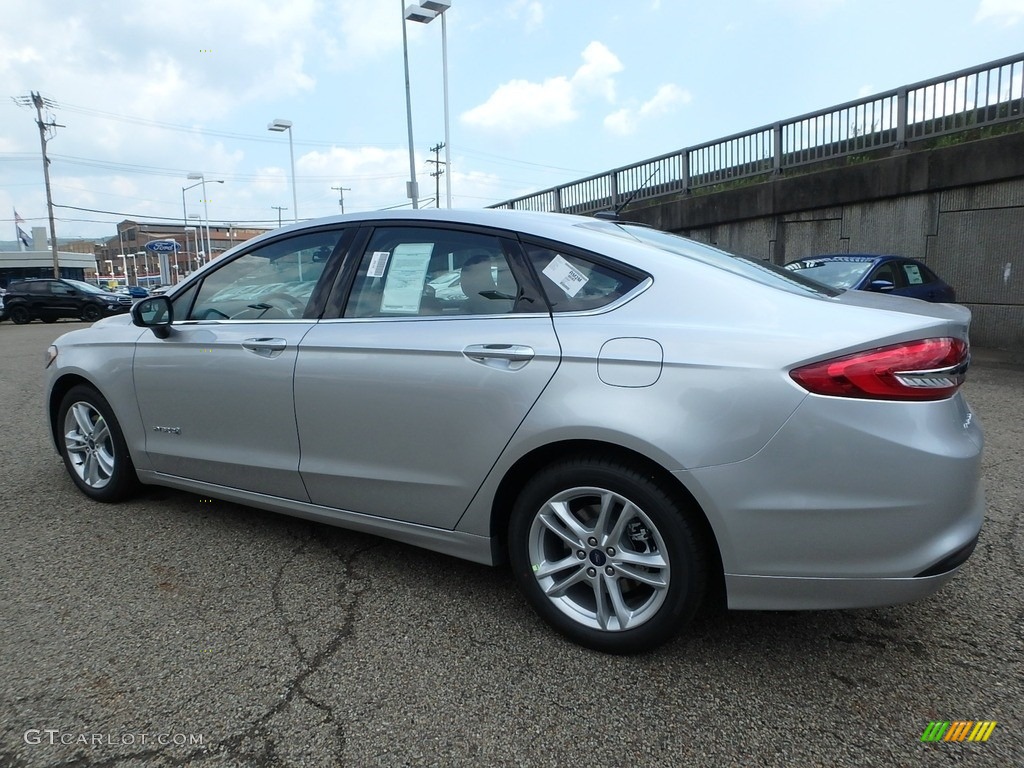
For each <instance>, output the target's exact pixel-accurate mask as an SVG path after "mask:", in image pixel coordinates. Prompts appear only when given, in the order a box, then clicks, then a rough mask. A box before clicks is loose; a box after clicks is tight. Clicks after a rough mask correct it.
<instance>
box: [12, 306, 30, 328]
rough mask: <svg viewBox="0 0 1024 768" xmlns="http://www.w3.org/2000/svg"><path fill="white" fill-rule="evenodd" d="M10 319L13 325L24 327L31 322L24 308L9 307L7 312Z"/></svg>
mask: <svg viewBox="0 0 1024 768" xmlns="http://www.w3.org/2000/svg"><path fill="white" fill-rule="evenodd" d="M7 314H8V315H10V317H11V322H12V323H14V324H15V325H25V323H28V322H31V320H32V316H31V315H29V313H28V310H27V309H25V307H11V308H10V310H8V312H7Z"/></svg>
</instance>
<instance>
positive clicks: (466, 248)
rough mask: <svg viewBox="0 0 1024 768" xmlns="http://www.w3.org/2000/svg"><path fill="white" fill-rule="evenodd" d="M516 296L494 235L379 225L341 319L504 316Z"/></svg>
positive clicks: (502, 248)
mask: <svg viewBox="0 0 1024 768" xmlns="http://www.w3.org/2000/svg"><path fill="white" fill-rule="evenodd" d="M518 297H519V284H518V283H517V281H516V279H515V277H514V276H513V274H512V269H511V268H510V266H509V261H508V257H507V255H506V253H505V249H504V247H503V246H502V243H501V241H500V240H499V239H498V238H497V237H494V236H493V235H486V234H481V233H476V232H462V231H458V230H453V229H443V228H437V229H434V228H429V227H382V228H379V229H377V230H376V231H374V233H373V236H372V237H371V238H370V241H369V243H368V244H367V247H366V250H365V252H364V253H363V256H362V259H361V260H360V263H359V267H358V269H357V272H356V277H355V282H354V284H353V287H352V292H351V294H350V296H349V300H348V304H347V305H346V307H345V317H420V316H428V315H493V314H504V313H507V312H512V311H514V309H515V305H516V301H517V299H518Z"/></svg>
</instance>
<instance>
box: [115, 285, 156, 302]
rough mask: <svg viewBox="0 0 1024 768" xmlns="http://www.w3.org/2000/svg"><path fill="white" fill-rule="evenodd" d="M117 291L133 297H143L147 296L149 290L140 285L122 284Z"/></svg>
mask: <svg viewBox="0 0 1024 768" xmlns="http://www.w3.org/2000/svg"><path fill="white" fill-rule="evenodd" d="M117 293H125V294H128V295H129V296H131V297H132V298H133V299H145V298H146V297H147V296H149V291H147V290H146V289H145V288H143V287H142V286H141V285H129V286H124V285H122V286H121V287H120V288H118V289H117Z"/></svg>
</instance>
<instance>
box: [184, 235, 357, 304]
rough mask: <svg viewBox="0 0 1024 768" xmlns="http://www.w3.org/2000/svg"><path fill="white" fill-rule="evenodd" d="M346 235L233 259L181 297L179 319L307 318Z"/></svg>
mask: <svg viewBox="0 0 1024 768" xmlns="http://www.w3.org/2000/svg"><path fill="white" fill-rule="evenodd" d="M341 234H342V233H341V230H334V231H328V232H311V233H308V234H304V235H299V236H297V237H291V238H287V239H285V240H276V241H274V242H272V243H268V244H267V245H264V246H261V247H259V248H257V249H255V250H253V251H250V252H249V253H246V254H244V255H242V256H239V257H238V258H235V259H232V260H231V261H230V262H228V263H227V264H224V265H223V266H221V267H220V268H219V269H217V270H215V271H213V272H211V273H210V274H208V275H207V276H205V277H204V278H203V280H202V282H201V283H200V284H199V286H198V290H197V291H196V290H188V291H185V292H184V293H183V294H181V295H180V296H178V297H176V298H175V301H174V316H175V319H182V320H297V319H301V318H302V317H304V316H305V314H306V309H307V306H308V304H309V301H310V297H311V296H312V295H313V289H314V288H315V287H316V284H317V281H318V280H319V279H320V276H321V275H322V274H323V271H324V267H325V266H326V265H327V261H328V259H329V258H330V256H331V254H332V253H333V251H334V249H335V247H336V246H337V244H338V240H339V239H340V238H341ZM193 297H194V300H193Z"/></svg>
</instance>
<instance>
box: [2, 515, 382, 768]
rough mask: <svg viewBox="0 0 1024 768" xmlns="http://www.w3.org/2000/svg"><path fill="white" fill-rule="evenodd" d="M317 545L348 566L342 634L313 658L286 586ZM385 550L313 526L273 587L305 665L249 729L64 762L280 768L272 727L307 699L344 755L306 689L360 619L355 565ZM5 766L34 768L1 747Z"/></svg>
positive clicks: (80, 767) (340, 730)
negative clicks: (202, 741)
mask: <svg viewBox="0 0 1024 768" xmlns="http://www.w3.org/2000/svg"><path fill="white" fill-rule="evenodd" d="M311 543H317V544H319V545H320V546H322V547H323V548H324V549H326V550H327V551H328V552H330V553H331V554H332V555H334V556H335V557H336V558H337V559H338V560H340V561H341V563H342V566H343V568H342V572H341V578H340V581H339V583H338V585H337V592H338V597H339V601H338V605H340V606H341V608H342V610H343V615H342V620H341V622H340V626H339V627H338V630H337V632H335V633H334V635H333V636H332V637H331V639H330V640H329V642H327V644H326V645H325V646H324V647H323V648H322V649H321V650H319V651H317V652H316V653H314V654H312V656H309V657H307V654H306V653H305V652H304V651H303V650H302V646H301V643H300V642H299V638H298V634H297V632H296V624H297V621H298V620H296V619H289V618H288V616H287V609H286V607H285V605H284V602H283V599H282V592H281V591H280V587H281V585H282V583H283V581H284V577H285V572H286V571H287V569H288V568H289V567H290V566H291V565H292V564H293V563H294V562H295V560H296V559H297V558H298V557H299V555H301V554H303V553H304V552H305V551H307V550H308V548H309V545H310V544H311ZM381 546H383V541H374V542H372V543H370V544H368V545H366V546H363V547H359V548H357V549H355V550H353V551H352V552H350V553H347V554H346V553H344V552H342V551H341V549H340V547H339V546H338V545H337V544H336V543H334V542H333V541H331V540H330V539H329V538H328V537H327V536H326V534H325V533H324V532H322V531H321V530H320V529H319V528H313V529H311V530H310V531H309V539H308V540H307V541H306V542H304V543H302V544H300V545H299V546H297V547H295V548H294V549H293V551H292V553H291V556H290V557H289V558H288V559H287V560H286V561H285V562H284V563H282V564H281V567H280V568H279V569H278V570H277V573H276V574H275V577H274V582H273V584H272V586H271V590H270V592H271V601H272V603H273V608H274V613H275V614H276V615H277V616H278V617H279V618H280V619H281V622H282V625H283V630H284V633H285V634H286V635H287V638H288V641H289V644H290V645H291V647H292V648H293V649H294V650H295V652H296V654H297V656H298V657H299V660H300V661H301V662H302V665H301V669H300V670H299V671H298V673H297V674H295V675H294V676H293V677H292V678H291V679H290V680H288V681H287V682H286V684H285V686H284V688H285V693H284V695H282V696H281V697H280V698H279V700H278V701H277V703H276V704H274V705H273V706H272V707H270V708H269V709H267V710H266V711H265V712H263V713H262V714H261V715H260V716H259V717H257V718H255V719H254V720H253V722H252V724H251V725H250V726H249V727H248V728H246V729H244V730H242V731H240V732H239V733H236V734H234V735H232V736H229V737H227V738H224V739H221V740H220V741H219V742H218V743H217V745H216V746H203V747H201V748H199V749H194V750H192V751H190V752H186V753H183V754H169V753H168V752H167V751H166V750H165V749H149V750H143V751H138V752H130V753H125V754H121V755H116V756H112V757H106V758H101V759H98V760H97V759H94V758H91V757H90V756H89V755H86V754H82V753H81V752H79V753H78V754H76V755H73V756H72V757H70V758H69V759H68V760H67V761H65V762H64V763H63V764H64V765H67V766H71V767H72V768H115V767H116V766H118V765H120V764H123V763H127V762H129V761H137V760H143V761H145V760H149V759H157V760H159V761H160V762H161V763H162V764H163V765H165V766H168V768H183V767H184V766H187V765H195V764H197V763H201V762H204V761H206V760H210V759H215V758H223V757H224V756H228V757H231V758H234V759H236V760H240V761H242V764H244V765H246V766H252V767H253V768H280V767H281V766H283V765H285V764H286V762H287V761H286V759H285V758H284V757H283V756H281V755H280V753H279V752H278V747H279V739H278V738H277V737H276V736H275V734H274V733H272V731H271V729H270V728H269V727H268V724H269V722H270V721H271V720H272V719H273V718H274V717H275V716H276V715H278V714H280V713H281V712H283V711H284V710H285V709H287V708H288V707H289V706H291V704H292V702H293V701H294V700H295V698H296V697H299V698H300V699H301V700H303V701H306V702H307V703H309V705H310V706H312V707H314V708H315V709H317V710H319V711H321V712H324V713H325V719H324V722H325V723H330V724H332V725H334V726H335V733H336V736H337V741H336V746H337V751H336V755H340V754H341V753H342V751H343V750H344V748H345V745H346V744H347V743H348V742H347V734H346V732H345V728H344V724H343V723H342V722H341V721H340V720H339V719H338V717H337V715H336V713H335V712H334V709H333V708H332V707H331V706H329V705H327V704H325V703H323V702H321V701H318V700H316V699H314V698H313V696H312V695H311V694H310V693H309V692H308V691H307V690H306V689H305V687H304V683H305V682H306V680H308V679H309V677H310V676H311V675H313V674H314V673H316V672H317V671H319V669H320V668H321V667H322V666H323V664H324V663H325V662H326V661H327V660H328V659H330V658H332V657H333V656H334V655H335V654H336V653H337V652H338V651H339V650H340V648H341V646H342V644H343V643H344V642H345V640H347V639H348V638H349V637H350V636H351V635H352V632H353V630H354V628H355V624H356V621H357V619H358V616H357V613H358V608H359V602H360V599H359V598H360V595H361V594H362V592H363V589H364V588H363V585H362V584H360V583H359V580H358V579H357V577H356V573H355V563H356V560H357V559H358V558H359V556H360V555H363V554H365V553H366V552H369V551H371V550H373V549H377V548H379V547H381ZM254 747H256V748H255V749H254ZM336 759H337V758H336ZM0 765H2V766H4V767H5V768H23V766H26V765H28V764H27V763H25V762H23V761H22V760H21V759H20V758H18V757H17V756H16V755H15V753H10V752H7V751H5V750H3V749H0Z"/></svg>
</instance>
